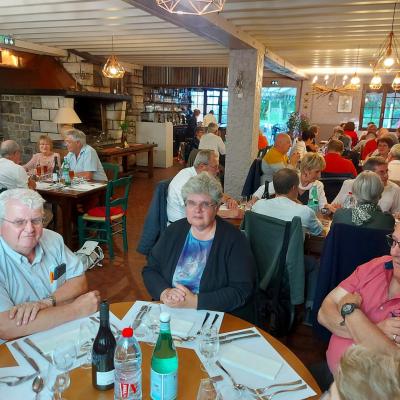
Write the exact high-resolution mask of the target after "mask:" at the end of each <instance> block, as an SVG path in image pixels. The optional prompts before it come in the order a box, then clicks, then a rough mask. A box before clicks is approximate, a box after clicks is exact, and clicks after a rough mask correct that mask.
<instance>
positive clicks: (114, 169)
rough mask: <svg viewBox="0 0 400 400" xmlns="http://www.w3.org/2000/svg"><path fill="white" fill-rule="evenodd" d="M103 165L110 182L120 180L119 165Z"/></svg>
mask: <svg viewBox="0 0 400 400" xmlns="http://www.w3.org/2000/svg"><path fill="white" fill-rule="evenodd" d="M101 165H102V166H103V168H104V172H105V173H106V175H107V178H108V180H110V181H116V180H117V179H118V175H119V165H118V164H113V163H108V162H102V163H101Z"/></svg>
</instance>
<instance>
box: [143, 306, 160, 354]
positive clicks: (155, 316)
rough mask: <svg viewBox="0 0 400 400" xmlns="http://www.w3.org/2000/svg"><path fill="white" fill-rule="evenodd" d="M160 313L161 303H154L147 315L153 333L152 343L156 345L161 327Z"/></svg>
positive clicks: (148, 324)
mask: <svg viewBox="0 0 400 400" xmlns="http://www.w3.org/2000/svg"><path fill="white" fill-rule="evenodd" d="M160 313H161V306H160V305H159V304H152V306H151V308H150V310H149V312H148V313H147V315H146V325H147V327H148V328H149V332H150V334H151V342H150V345H152V346H155V342H156V341H157V335H158V332H159V329H160Z"/></svg>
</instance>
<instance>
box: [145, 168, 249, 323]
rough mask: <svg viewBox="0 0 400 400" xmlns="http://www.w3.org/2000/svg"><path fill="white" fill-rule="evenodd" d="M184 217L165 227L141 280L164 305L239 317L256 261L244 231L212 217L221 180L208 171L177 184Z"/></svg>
mask: <svg viewBox="0 0 400 400" xmlns="http://www.w3.org/2000/svg"><path fill="white" fill-rule="evenodd" d="M182 197H183V200H184V202H185V206H186V218H183V219H181V220H178V221H176V222H174V223H172V224H171V225H169V226H168V228H167V229H166V231H165V232H164V233H163V235H162V236H161V237H160V239H159V240H158V242H157V243H156V245H155V246H154V247H153V249H152V250H151V252H150V254H149V257H148V260H147V265H146V266H145V267H144V269H143V272H142V274H143V280H144V284H145V286H146V288H147V290H148V291H149V293H150V295H151V296H152V297H153V299H155V300H161V302H163V303H164V304H166V305H167V306H169V307H178V308H194V309H198V310H205V309H207V310H216V311H224V312H232V313H233V314H236V315H242V316H244V311H245V308H244V306H246V305H247V303H248V302H249V301H250V298H251V296H252V293H253V290H254V285H255V264H254V260H253V256H252V254H251V250H250V245H249V243H248V242H247V239H246V237H245V236H244V234H243V233H242V232H241V231H240V230H239V229H237V228H235V227H234V226H233V225H232V224H230V223H229V222H225V221H223V220H222V219H221V218H220V217H218V216H217V212H218V208H219V206H220V204H221V199H222V187H221V184H220V183H219V182H218V181H217V180H216V179H215V178H214V177H212V176H211V175H209V174H208V173H207V172H202V173H201V174H198V175H196V176H194V177H192V178H190V179H189V181H188V182H186V184H185V185H184V186H183V187H182Z"/></svg>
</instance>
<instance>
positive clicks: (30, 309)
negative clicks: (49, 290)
mask: <svg viewBox="0 0 400 400" xmlns="http://www.w3.org/2000/svg"><path fill="white" fill-rule="evenodd" d="M48 307H52V304H51V302H49V301H46V300H40V301H30V302H27V303H21V304H17V305H16V306H14V307H13V308H11V310H10V311H9V314H8V315H9V317H10V319H14V320H15V324H16V325H17V326H20V325H26V324H28V323H29V322H30V321H33V320H34V319H35V318H36V315H37V314H38V312H39V311H40V310H43V309H45V308H48Z"/></svg>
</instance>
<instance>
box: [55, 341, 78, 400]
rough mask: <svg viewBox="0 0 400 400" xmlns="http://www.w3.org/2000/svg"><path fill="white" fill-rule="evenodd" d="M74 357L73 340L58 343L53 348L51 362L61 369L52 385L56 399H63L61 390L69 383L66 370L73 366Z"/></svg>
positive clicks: (74, 347)
mask: <svg viewBox="0 0 400 400" xmlns="http://www.w3.org/2000/svg"><path fill="white" fill-rule="evenodd" d="M76 357H77V355H76V346H75V343H74V342H73V341H66V342H65V343H62V344H61V343H60V345H59V346H57V347H56V348H55V349H54V350H53V364H54V366H55V367H56V368H57V369H58V370H59V371H61V374H59V375H58V376H57V378H56V380H55V382H54V387H53V388H54V392H55V398H56V399H57V400H63V397H62V392H63V391H64V390H65V389H67V388H68V386H69V384H70V378H69V373H68V371H69V370H70V369H71V368H72V367H73V365H74V362H75V360H76Z"/></svg>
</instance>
